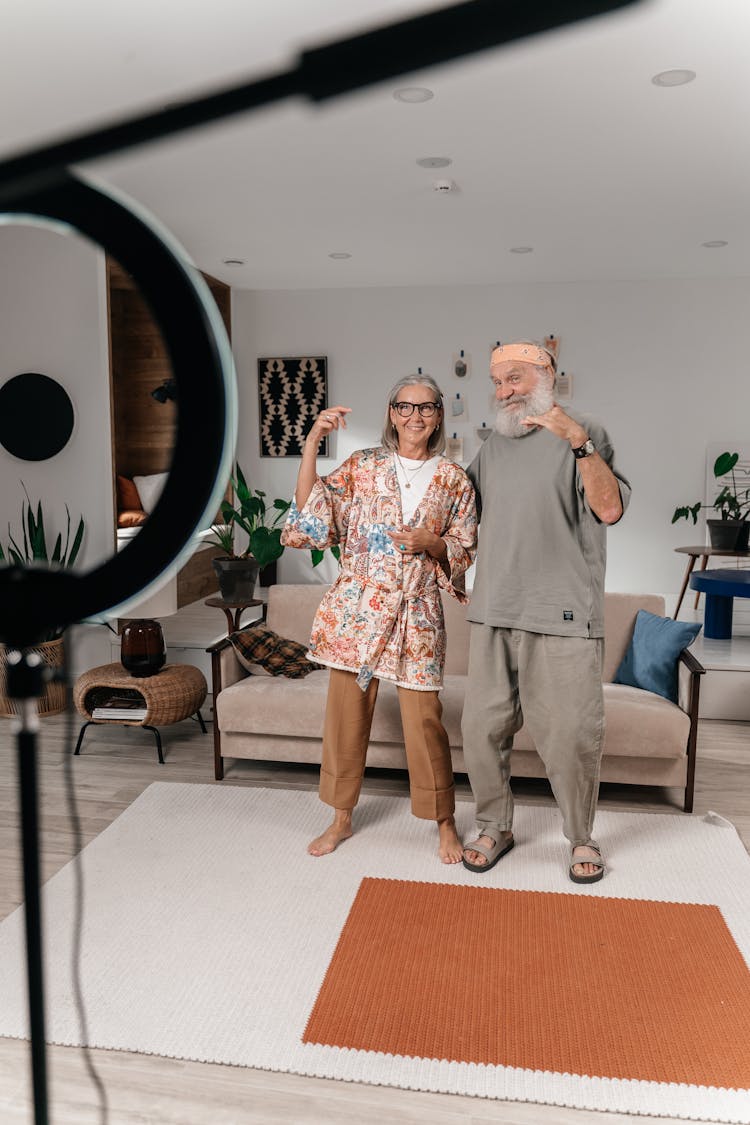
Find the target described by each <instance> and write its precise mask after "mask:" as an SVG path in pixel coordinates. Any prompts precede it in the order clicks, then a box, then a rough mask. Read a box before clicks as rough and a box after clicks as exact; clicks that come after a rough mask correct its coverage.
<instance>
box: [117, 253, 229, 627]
mask: <svg viewBox="0 0 750 1125" xmlns="http://www.w3.org/2000/svg"><path fill="white" fill-rule="evenodd" d="M203 276H204V278H205V280H206V282H207V284H208V286H209V289H210V290H211V292H212V294H213V296H214V300H215V301H216V304H217V307H218V309H219V312H220V314H221V317H222V320H223V321H224V325H225V327H226V329H227V334H228V335H229V336H230V339H231V290H230V288H229V286H228V285H225V284H224V283H223V282H221V281H218V280H216V278H213V277H209V276H207V275H206V274H204V275H203ZM107 299H108V307H109V331H110V341H109V343H110V387H111V404H112V416H111V430H112V447H113V463H114V466H115V473H119V474H121V475H122V476H125V477H134V476H148V475H150V474H151V473H163V472H167V470H168V469H169V466H170V463H171V459H172V449H173V446H174V439H175V432H176V425H177V404H176V403H175V402H172V401H167V402H164V403H160V402H158V401H157V400H156V399H155V398H153V396H152V394H151V392H152V391H153V390H154V389H155V388H156V387H159V386H160V385H161V384H162V383H163V382H165V380H167V379H170V378H172V365H171V363H170V360H169V356H168V354H167V349H166V347H165V345H164V340H163V338H162V335H161V332H160V331H159V328H158V326H157V324H156V322H155V320H154V318H153V317H152V315H151V312H150V310H149V308H148V305H147V304H146V302H145V301H144V299H143V297H142V296H141V294H140V291H139V290H138V288H137V287H136V286H135V284H134V283H133V280H132V278H131V277H130V276H129V274H127V273H126V272H125V271H124V270H123V269H122V267H121V266H120V265H119V264H118V263H117V262H116V261H114V259H112V258H110V259H108V261H107ZM113 486H114V482H113ZM227 494H229V490H228V493H227ZM217 516H218V513H217ZM213 554H214V552H213V551H201V552H199V554H197V555H194V556H193V558H192V559H191V560H190V561H189V562H188V563H187V564H186V566H185V567H184V568H183V569H182V570H181V571H180V573H179V575H178V603H179V605H185V604H188V602H190V601H196V600H198V599H199V598H202V597H209V596H210V595H211V594H213V593H216V591H217V589H218V583H217V580H216V575H215V574H214V572H213V569H212V568H211V565H210V558H211V557H212V555H213Z"/></svg>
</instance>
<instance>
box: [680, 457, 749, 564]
mask: <svg viewBox="0 0 750 1125" xmlns="http://www.w3.org/2000/svg"><path fill="white" fill-rule="evenodd" d="M739 456H740V455H739V453H729V452H726V453H720V454H719V456H718V457H717V458H716V461H715V462H714V477H715V478H716V479H717V481H720V480H721V478H722V477H726V476H729V481H724V483H723V485H721V489H720V492H719V494H718V496H717V497H716V499H715V500H714V502H713V504H702V503H701V501H700V500H698V501H697V502H696V503H695V504H688V505H684V506H682V507H678V508H675V510H674V515H673V516H672V523H676V522H677V520H679V519H692V521H693V523H694V524H697V522H698V513H699V512H700V510H701V508H713V509H714V510H715V511H717V512H718V513H719V518H717V519H707V520H706V523H707V525H708V532H709V535H710V537H711V546H712V547H715V548H716V550H717V551H722V550H723V551H746V550H747V548H748V537H749V536H750V523H748V516H749V515H750V487H747V488H744V489H743V488H738V487H737V480H736V478H735V472H734V469H735V465H736V464H737V462H738V460H739ZM730 482H731V487H730Z"/></svg>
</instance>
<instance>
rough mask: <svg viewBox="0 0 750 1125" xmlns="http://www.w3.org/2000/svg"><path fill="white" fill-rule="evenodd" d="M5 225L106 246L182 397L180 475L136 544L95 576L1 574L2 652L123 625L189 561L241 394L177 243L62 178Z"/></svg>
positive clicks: (210, 511) (174, 470)
mask: <svg viewBox="0 0 750 1125" xmlns="http://www.w3.org/2000/svg"><path fill="white" fill-rule="evenodd" d="M3 212H4V213H5V214H4V215H1V216H0V222H9V221H12V220H14V219H17V218H19V217H23V218H24V219H30V220H40V219H41V220H42V221H44V220H48V221H49V220H51V221H52V222H53V223H54V224H55V225H58V226H59V225H60V224H62V225H63V226H64V227H65V228H73V229H75V230H76V231H77V232H79V233H80V234H82V235H84V236H86V237H88V238H89V239H91V240H92V241H93V242H95V243H98V244H99V246H101V247H102V248H103V249H104V250H106V251H107V253H109V254H111V255H112V257H114V258H116V259H117V261H118V262H119V263H120V264H121V265H122V266H123V267H124V268H125V269H126V270H127V272H128V273H129V274H131V276H132V277H133V280H134V281H135V283H136V284H137V285H138V287H139V288H140V291H141V293H142V295H143V297H144V299H145V300H146V302H147V303H148V305H149V306H150V310H151V312H152V313H153V316H154V318H155V320H156V322H157V324H158V325H159V328H160V330H161V332H162V335H163V338H164V342H165V346H166V349H167V352H168V353H169V357H170V360H171V363H172V371H173V375H174V379H175V381H176V383H177V386H178V388H179V402H178V410H177V433H176V436H175V445H174V451H173V456H172V464H171V467H170V471H169V475H168V477H167V480H166V483H165V486H164V490H163V492H162V494H161V496H160V497H159V500H158V502H157V504H156V507H155V508H154V511H153V513H152V514H151V516H150V517H149V519H148V520H147V521H146V523H145V524H144V525H143V527H142V528H141V530H140V531H139V533H138V535H136V536H134V537H133V539H132V540H131V541H130V542H129V543H128V544H127V545H126V546H125V547H124V548H123V549H122V550H121V551H119V552H117V553H116V554H115V555H113V556H112V557H111V558H108V559H106V560H105V561H104V563H102V564H101V565H100V566H98V567H96V568H95V569H93V570H90V571H88V572H73V571H70V570H57V571H55V570H47V569H42V568H34V567H28V568H21V567H2V568H0V640H2V641H5V642H6V643H7V644H9V645H11V646H12V647H16V648H23V647H26V646H29V645H31V644H34V643H35V642H36V641H37V640H38V639H39V637H40V636H41V635H42V634H43V633H44V632H45V631H46V630H47V629H48V628H49V627H50V626H65V625H71V624H73V623H75V622H79V621H84V620H86V619H91V618H95V617H98V616H101V615H103V614H104V613H105V611H106V612H107V614H108V615H109V616H115V615H116V611H117V610H121V609H123V608H124V607H126V606H127V605H128V603H132V602H133V601H134V600H135V598H136V597H137V596H140V595H143V594H148V593H150V592H151V591H150V587H151V586H152V585H154V584H155V583H156V580H157V579H158V578H159V577H160V576H161V575H163V573H164V572H165V571H167V570H170V569H173V570H176V569H177V567H178V566H179V565H180V564H181V563H182V562H183V561H184V560H185V558H186V557H187V556H188V555H189V554H190V553H191V552H192V549H193V543H192V537H193V536H194V534H195V532H196V531H198V530H201V529H202V528H203V527H205V521H206V519H207V518H208V519H209V522H211V521H212V520H213V515H214V513H215V512H216V509H217V508H218V505H219V503H220V500H221V497H222V495H223V491H224V484H225V483H226V480H227V478H228V477H229V473H230V469H231V458H232V454H233V450H234V444H235V439H236V425H237V421H236V415H237V411H236V386H235V380H234V368H233V362H232V355H231V350H230V346H229V341H228V340H227V336H226V332H225V330H224V325H223V323H222V321H221V318H220V316H219V312H218V309H217V308H216V305H215V304H214V301H213V298H212V296H211V294H210V292H209V290H208V287H207V286H206V285H205V283H204V282H203V279H202V278H201V276H200V274H199V273H198V270H197V269H195V267H194V266H192V264H190V263H188V262H187V261H186V258H185V256H184V252H183V251H182V250H181V248H180V247H179V246H178V245H177V244H176V243H175V241H174V240H173V239H172V237H171V235H169V234H167V233H166V232H165V231H164V230H161V229H159V228H158V227H157V224H156V223H155V221H154V220H153V219H152V218H151V217H147V216H146V215H145V214H143V213H142V212H140V210H139V211H138V213H136V209H135V206H134V205H133V203H132V201H128V202H127V204H126V203H125V202H124V201H123V199H121V198H115V196H114V194H112V193H110V192H109V190H108V192H107V193H105V192H103V191H101V190H99V189H97V188H94V187H93V186H91V185H89V184H87V183H84V182H83V181H82V180H80V179H77V178H76V177H74V176H72V175H70V174H69V173H61V174H60V175H59V177H58V178H57V179H56V181H55V182H54V183H53V184H50V185H49V186H48V187H46V188H45V189H44V190H41V191H37V192H31V193H27V194H24V195H23V196H19V197H17V198H12V199H8V198H7V197H6V198H5V199H4V200H3Z"/></svg>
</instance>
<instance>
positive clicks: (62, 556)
mask: <svg viewBox="0 0 750 1125" xmlns="http://www.w3.org/2000/svg"><path fill="white" fill-rule="evenodd" d="M22 486H23V490H24V493H25V494H26V497H25V499H24V500H23V501H22V504H21V534H20V535H19V534H16V535H14V534H13V533H12V531H11V529H10V525H9V526H8V544H7V547H6V549H5V550H3V547H2V544H0V564H3V565H5V564H6V563H7V564H9V565H11V566H21V567H26V566H33V565H34V564H36V563H39V564H43V565H46V566H49V567H59V568H62V567H71V566H73V564H74V563H75V561H76V559H77V557H78V553H79V551H80V549H81V543H82V542H83V534H84V528H85V525H84V520H83V516H80V517H79V520H78V526H77V527H76V531H75V534H74V536H73V539H72V542H71V537H70V532H71V524H70V509H69V508H68V505H67V504H66V505H65V512H66V516H67V528H66V532H65V543H64V545H63V537H62V532H60V533H59V534H58V536H57V538H56V539H55V543H54V546H53V548H52V554H51V555H50V554H48V551H47V535H46V532H45V527H44V512H43V510H42V502H41V500H40V501H38V502H37V505H36V512H35V511H34V508H33V506H32V503H31V499H30V497H29V494H28V492H26V486H25V485H23V482H22ZM63 633H64V628H63V627H53V628H50V629H49V630H48V632H47V635H46V636H45V637H44V639H43V640H42V641H41V642H40V643H39V644H37V645H34V646H33V649H34V651H35V652H38V653H39V655H40V656H41V658H42V660H44V662H45V663H46V664H49V665H50V666H52V667H54V668H61V667H62V666H63V663H64V648H63ZM5 664H6V657H5V646H4V645H0V714H2V715H15V714H17V708H16V705H15V704H14V703H12V702H11V701H10V699H8V697H7V696H6V695H5ZM64 710H65V688H64V685H63V684H62V683H50V684H47V685H46V687H45V688H44V691H43V692H42V695H41V696H40V698H39V702H38V711H39V714H40V715H55V714H57V713H59V712H60V711H64Z"/></svg>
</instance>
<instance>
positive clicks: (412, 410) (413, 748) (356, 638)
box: [282, 375, 477, 863]
mask: <svg viewBox="0 0 750 1125" xmlns="http://www.w3.org/2000/svg"><path fill="white" fill-rule="evenodd" d="M350 412H351V411H350V408H349V407H347V406H332V407H328V408H327V409H326V410H324V411H323V413H322V414H320V415H319V416H318V417H317V418H316V420H315V422H314V423H313V425H312V428H311V430H310V432H309V434H308V435H307V439H306V441H305V448H304V451H303V454H302V463H301V465H300V470H299V476H298V478H297V488H296V492H295V496H294V503H293V504H292V507H291V509H290V512H289V518H288V521H287V524H286V527H285V528H284V532H283V536H282V541H283V542H284V543H285V544H286V545H287V546H290V547H304V548H310V547H317V548H325V547H330V546H333V545H334V544H339V545H340V547H341V571H340V574H339V576H338V578H337V579H336V581H335V582H334V583H333V585H332V586H331V587H330V589H329V590H328V591H327V592H326V594H325V595H324V597H323V599H322V601H321V604H320V608H319V610H318V613H317V615H316V617H315V621H314V623H313V630H312V636H311V639H310V651H309V652H308V656H309V658H310V659H311V660H314V661H316V662H317V663H319V664H324V665H326V666H327V667H329V668H330V669H331V671H330V681H329V688H328V700H327V705H326V717H325V727H324V731H323V757H322V763H321V771H320V798H321V800H322V801H323V802H324V803H325V804H327V805H330V806H332V807H333V809H334V810H335V812H334V818H333V823H332V824H331V825H330V826H329V827H328V828H327V829H326V831H325V832H323V834H322V835H321V836H318V837H317V838H316V839H315V840H313V841H312V843H311V844H310V845H309V847H308V851H309V852H310V854H311V855H327V854H328V853H329V852H332V851H334V849H335V848H336V847H337V846H338V844H340V843H341V842H342V840H346V839H347V838H348V837H349V836H351V834H352V809H353V808H354V806H355V805H356V804H357V801H358V799H359V793H360V789H361V786H362V777H363V774H364V769H365V756H366V753H367V745H368V742H369V737H370V727H371V725H372V714H373V709H374V707H375V699H376V697H377V692H378V682H379V680H381V679H384V680H391V681H392V682H393V683H395V684H396V686H397V688H398V698H399V705H400V708H401V722H402V725H403V729H404V745H405V748H406V760H407V765H408V767H409V779H410V788H411V803H412V812H413V813H414V815H415V816H417V817H421V818H422V819H425V820H435V821H437V825H438V830H439V838H440V842H439V855H440V858H441V859H442V860H443V862H444V863H458V862H459V861H460V860H461V856H462V850H461V844H460V842H459V839H458V836H457V835H456V828H455V822H454V819H453V813H454V809H455V796H454V786H453V771H452V767H451V759H450V751H449V748H448V736H447V734H446V732H445V728H444V726H443V724H442V721H441V715H442V706H441V704H440V701H439V699H438V691H439V689H440V687H441V685H442V681H443V664H444V658H445V645H446V635H445V626H444V622H443V607H442V603H441V600H440V590H441V588H442V589H443V590H446V591H447V592H448V593H449V594H452V595H453V597H455V598H457V599H458V600H459V601H460V602H465V601H466V600H467V599H466V594H465V592H464V573H465V571H466V569H467V567H468V566H469V565H470V564H471V562H472V561H473V558H474V554H475V550H476V539H477V518H476V507H475V503H474V490H473V488H472V485H471V483H470V482H469V479H468V477H467V476H466V473H465V472H464V471H463V469H462V468H460V466H458V465H456V464H454V463H453V462H452V461H448V460H447V459H446V458H445V457H443V456H442V452H443V450H444V448H445V430H444V419H443V401H442V395H441V393H440V389H439V387H438V386H437V384H436V383H435V381H434V380H433V379H431V378H430V377H429V376H428V375H410V376H407V377H406V378H404V379H401V380H400V381H399V382H398V383H397V384H396V386H395V387H394V388H393V390H392V391H391V394H390V395H389V396H388V407H387V409H386V417H385V426H384V430H383V437H382V445H380V446H378V447H377V448H374V449H361V450H358V451H357V452H356V453H353V454H352V455H351V457H349V458H348V459H347V460H346V461H345V462H344V463H343V465H341V466H340V467H339V468H338V469H335V470H334V471H333V472H332V473H331V474H330V475H329V476H327V477H325V478H321V477H319V476H318V474H317V471H316V460H317V453H318V446H319V444H320V441H321V439H322V438H324V437H326V436H327V435H328V434H330V433H332V432H333V431H334V430H337V429H339V427H342V426H343V427H345V426H346V416H347V414H349V413H350Z"/></svg>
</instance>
